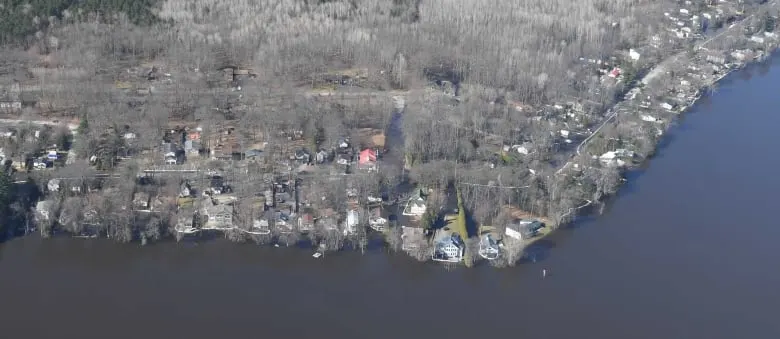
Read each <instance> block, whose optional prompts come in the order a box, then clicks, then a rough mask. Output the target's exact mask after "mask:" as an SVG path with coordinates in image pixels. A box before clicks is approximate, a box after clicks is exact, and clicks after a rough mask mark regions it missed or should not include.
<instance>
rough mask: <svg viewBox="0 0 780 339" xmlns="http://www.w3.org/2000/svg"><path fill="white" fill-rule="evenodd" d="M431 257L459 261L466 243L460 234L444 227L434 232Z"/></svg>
mask: <svg viewBox="0 0 780 339" xmlns="http://www.w3.org/2000/svg"><path fill="white" fill-rule="evenodd" d="M435 239H436V240H434V244H435V245H434V248H433V255H432V258H431V259H433V260H434V261H443V262H460V261H461V260H463V255H464V253H465V248H466V245H465V243H464V242H463V239H461V237H460V235H458V234H457V233H454V232H451V231H450V230H449V228H447V227H445V228H443V229H440V230H438V231H437V232H436V236H435Z"/></svg>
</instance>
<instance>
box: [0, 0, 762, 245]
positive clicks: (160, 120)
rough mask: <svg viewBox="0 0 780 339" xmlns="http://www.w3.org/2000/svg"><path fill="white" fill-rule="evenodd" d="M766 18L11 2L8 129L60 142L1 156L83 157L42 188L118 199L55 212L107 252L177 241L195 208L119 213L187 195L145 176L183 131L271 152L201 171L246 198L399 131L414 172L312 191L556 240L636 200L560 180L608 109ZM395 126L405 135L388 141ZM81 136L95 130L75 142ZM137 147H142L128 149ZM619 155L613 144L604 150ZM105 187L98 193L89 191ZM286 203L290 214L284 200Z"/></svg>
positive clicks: (23, 146) (21, 145) (32, 144)
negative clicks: (571, 225) (579, 216)
mask: <svg viewBox="0 0 780 339" xmlns="http://www.w3.org/2000/svg"><path fill="white" fill-rule="evenodd" d="M759 2H761V1H752V2H751V1H747V2H743V1H739V2H737V1H736V0H735V1H734V3H735V5H734V6H732V7H733V8H734V10H733V11H732V12H734V13H738V14H734V15H731V14H722V15H721V14H713V15H712V16H711V17H712V19H711V21H712V23H711V24H710V23H708V24H703V23H702V20H701V19H700V18H699V16H698V15H697V16H695V18H692V17H691V15H688V16H687V17H686V19H685V20H687V21H686V22H687V23H685V25H687V26H686V27H689V26H690V28H689V29H688V30H686V31H685V34H682V33H680V32H678V38H675V37H673V36H672V37H670V36H671V35H670V34H671V33H669V31H670V28H669V27H670V26H679V25H682V24H683V23H682V21H680V22H679V23H678V22H674V21H670V19H668V18H669V17H670V14H669V11H670V10H673V11H675V13H676V11H678V9H679V11H680V13H689V12H694V11H699V12H701V13H709V12H712V13H716V11H715V6H721V5H719V4H716V3H715V2H713V1H705V0H698V1H674V0H662V1H657V0H581V1H564V0H551V1H538V0H526V1H515V0H498V1H491V2H489V3H486V2H485V1H476V0H465V1H458V2H453V1H444V0H392V1H386V0H236V1H217V0H187V1H184V0H140V1H130V0H107V1H98V0H82V1H76V0H27V1H24V0H11V1H10V2H8V1H7V2H5V3H4V4H2V5H0V43H2V44H3V45H4V47H3V49H2V52H0V53H2V56H0V86H2V89H3V90H2V91H0V99H4V98H3V97H2V96H6V97H11V96H15V97H16V99H14V100H19V102H21V105H20V106H21V108H20V109H18V110H16V111H14V112H12V113H9V114H6V115H7V117H9V118H15V119H21V120H47V121H54V122H55V125H56V124H60V126H55V127H52V128H48V130H47V131H46V132H45V133H44V135H42V136H40V137H39V135H38V134H36V136H35V138H34V140H32V139H30V138H25V137H24V135H29V134H30V133H33V132H32V130H30V132H25V129H24V128H22V129H20V130H19V131H16V133H17V134H16V138H15V139H14V141H12V142H6V143H5V144H4V149H5V153H6V154H9V155H12V156H17V157H22V158H24V157H25V156H26V155H28V154H35V153H40V152H43V151H45V150H46V148H47V147H49V145H51V144H54V145H60V146H64V145H67V147H66V148H67V149H68V150H70V151H72V153H73V154H74V155H75V157H77V158H78V159H79V160H78V161H77V162H75V163H70V164H68V165H67V166H64V167H58V168H55V169H53V170H49V171H42V172H35V173H33V174H32V175H30V177H33V178H34V179H35V183H36V184H37V185H38V186H39V188H40V191H46V190H47V188H46V183H47V182H49V179H52V178H74V177H75V178H81V179H78V180H77V182H76V183H71V184H69V185H71V186H74V187H75V186H78V187H84V188H85V189H84V190H87V189H88V188H89V187H91V186H96V187H97V186H99V187H101V190H100V191H99V193H96V194H97V196H90V197H89V198H87V197H85V196H73V195H72V194H66V193H64V192H59V193H56V194H52V195H51V196H52V197H53V198H52V199H53V201H54V204H52V207H51V212H52V213H51V214H53V215H64V214H67V215H81V214H83V213H81V212H83V211H86V210H90V211H95V212H96V213H94V214H95V215H96V216H97V219H99V220H93V221H91V222H90V223H88V224H99V225H102V226H101V227H102V228H103V233H104V234H107V235H108V236H110V237H112V238H114V239H117V240H121V241H130V240H133V239H137V238H139V237H141V238H143V239H150V240H154V239H159V238H161V237H163V236H165V235H166V234H168V233H170V232H171V229H172V227H173V226H172V223H174V222H173V220H174V219H176V215H177V210H178V211H181V209H182V206H181V203H175V202H165V203H163V205H164V208H163V210H164V212H163V213H158V214H152V215H143V216H139V215H135V214H132V213H130V211H129V209H126V208H124V207H122V206H125V205H126V204H128V203H129V202H130V201H131V200H132V197H133V196H134V195H135V194H136V193H138V192H141V191H143V192H148V193H151V194H152V195H154V196H158V195H166V196H176V194H177V193H176V192H177V191H179V190H180V185H181V183H182V182H183V181H184V180H185V179H184V178H182V177H181V176H169V177H166V178H155V179H154V180H153V181H154V183H153V185H151V187H153V188H149V187H150V185H149V183H148V182H144V183H142V182H139V180H136V179H135V178H136V175H137V174H138V173H139V171H141V169H142V168H145V167H144V166H149V163H150V162H151V163H154V164H157V165H158V164H159V163H161V162H162V158H155V157H154V156H152V157H151V158H154V160H149V161H147V160H148V159H146V158H150V157H149V156H148V154H149V153H150V151H151V150H155V149H158V148H159V147H160V144H161V141H165V142H167V143H170V142H171V140H172V139H171V135H170V133H169V132H168V131H167V129H169V128H170V129H172V128H175V127H179V126H186V125H188V124H190V125H191V124H196V125H198V126H199V128H202V130H199V131H200V132H199V133H200V134H203V135H211V134H223V132H224V134H225V135H227V134H230V136H231V138H234V139H235V140H236V141H235V142H236V143H237V144H240V145H242V148H244V149H248V148H249V145H255V144H260V143H262V144H263V145H264V146H263V147H264V148H265V158H264V160H263V161H262V162H261V163H260V164H256V163H250V164H249V165H246V166H245V165H237V164H236V163H235V162H232V161H224V160H214V159H212V160H209V161H206V162H202V163H199V165H197V166H201V167H202V168H209V169H210V170H211V169H219V170H221V171H222V172H225V173H229V174H228V175H227V176H228V177H230V178H232V186H233V187H235V191H236V192H237V193H236V194H239V195H241V196H246V197H249V196H253V195H254V194H256V193H257V192H265V191H267V189H268V176H269V175H271V176H274V175H278V174H279V173H280V168H281V167H285V166H287V165H286V164H281V162H286V161H287V160H288V157H289V156H290V153H291V152H293V153H294V152H295V150H296V149H299V148H304V149H306V150H307V151H308V152H310V153H311V154H314V153H317V152H318V151H321V150H325V149H329V148H330V146H331V145H335V144H338V143H340V142H341V141H340V140H342V139H344V138H345V137H349V138H350V139H352V140H358V139H361V138H362V136H361V134H360V133H361V132H360V131H365V130H366V129H374V130H385V132H386V133H387V138H388V149H389V150H390V157H391V158H392V159H395V162H393V161H387V162H388V163H394V164H397V165H398V166H395V165H394V166H380V170H379V171H377V172H370V173H368V174H360V173H358V174H356V175H352V176H349V178H350V179H349V180H346V179H338V180H337V179H334V177H333V175H332V173H319V172H316V171H315V172H316V173H314V174H311V173H309V174H307V176H306V177H305V179H304V180H303V184H302V185H301V186H300V187H298V186H296V189H295V191H296V192H297V191H298V189H300V190H301V191H302V192H303V193H301V195H304V196H306V197H308V196H311V200H316V199H320V198H321V200H322V201H328V202H329V203H327V204H326V205H327V206H326V207H327V208H328V209H332V210H339V211H341V210H344V209H346V208H348V206H347V201H349V200H350V199H351V198H350V197H349V196H347V194H345V193H344V192H345V189H347V188H350V189H356V190H359V191H360V194H359V195H361V196H367V195H371V194H373V195H380V192H387V191H388V190H389V191H393V190H397V187H400V185H399V184H400V183H402V182H404V181H406V180H407V179H408V180H410V181H411V182H412V183H413V184H414V185H415V186H417V187H429V188H431V191H450V192H454V191H456V190H457V192H458V204H457V205H458V206H459V207H461V208H459V209H461V210H462V209H465V210H467V211H468V214H469V215H468V218H470V219H473V220H476V221H477V222H478V223H482V224H484V223H490V222H498V221H502V220H506V219H507V218H509V216H508V215H507V213H506V212H505V210H504V209H503V206H507V205H510V206H516V207H519V208H521V209H522V210H524V211H526V212H528V213H529V214H530V215H536V216H547V217H549V218H550V219H552V220H553V222H554V223H556V224H557V223H559V222H560V221H564V220H562V218H564V216H567V217H571V214H570V213H569V212H570V211H571V210H572V209H573V208H576V207H577V206H581V205H582V204H583V202H586V201H597V200H599V199H601V198H602V197H603V196H605V195H609V194H611V193H614V192H615V191H616V190H617V187H618V186H619V183H620V181H621V171H620V170H619V169H616V168H611V167H605V166H601V165H600V164H599V163H598V161H595V160H594V162H593V163H589V164H587V165H588V168H589V169H588V170H585V171H583V172H582V173H580V174H579V175H578V176H576V177H572V176H556V175H554V173H555V172H556V170H558V168H560V167H561V166H562V165H563V164H564V163H565V162H566V161H567V159H568V158H569V157H570V156H571V154H572V152H574V149H573V145H576V144H577V143H579V142H580V141H582V139H583V138H584V137H582V135H586V134H587V133H589V131H592V129H594V128H596V126H597V125H598V124H600V122H601V120H602V119H603V117H604V111H605V109H606V108H607V107H609V105H611V104H612V103H614V102H615V101H616V100H618V99H619V98H622V97H623V95H624V94H625V93H626V91H627V90H628V89H629V88H630V87H631V86H634V85H635V84H636V82H637V78H638V77H639V76H640V75H642V74H644V73H646V71H647V70H648V68H649V67H651V66H652V65H653V64H655V63H657V62H658V61H660V60H662V59H663V58H664V57H667V56H669V55H671V54H673V53H679V52H681V51H686V49H687V48H690V46H691V44H692V43H693V41H694V40H695V39H698V38H700V37H702V36H704V35H705V34H707V32H706V30H707V27H708V25H709V26H712V27H716V26H722V25H723V23H724V22H729V21H730V20H735V19H738V18H739V17H740V15H741V14H739V13H741V12H740V11H742V12H744V8H745V5H748V6H752V5H754V3H759ZM727 3H728V2H727ZM737 3H739V4H742V5H738V4H737ZM740 6H741V7H740ZM729 8H731V7H729ZM727 9H728V8H727ZM683 11H684V12H683ZM722 12H724V11H723V10H721V9H720V7H718V11H717V13H722ZM726 13H731V12H726ZM675 15H676V14H675ZM708 15H709V14H708ZM680 16H681V17H683V16H684V15H683V14H680ZM665 17H666V19H664V18H665ZM767 17H768V16H767ZM664 20H666V21H664ZM675 20H678V19H676V18H675ZM679 20H682V19H679ZM707 22H709V21H707ZM767 22H768V20H767ZM772 22H773V21H772ZM767 25H768V24H767ZM688 32H690V33H691V36H690V37H688ZM679 36H684V38H679ZM629 51H630V52H629ZM636 51H640V52H641V58H640V57H639V55H640V53H638V52H636ZM616 70H617V71H616ZM608 72H619V73H620V75H619V76H618V75H617V73H615V74H612V73H609V76H607V75H606V74H607V73H608ZM610 77H611V78H610ZM13 88H16V91H15V92H14V91H12V90H11V89H13ZM9 93H10V94H9ZM13 93H15V94H13ZM12 94H13V95H12ZM399 98H400V99H399ZM0 101H2V100H0ZM395 110H401V111H403V118H402V119H398V118H394V111H395ZM394 119H397V120H398V121H400V123H398V121H396V122H395V123H397V124H398V125H400V126H396V127H395V128H397V129H399V130H400V132H398V131H396V132H393V131H391V129H392V128H388V126H390V125H392V124H393V123H394V122H393V121H394ZM67 121H72V122H73V123H74V124H76V125H78V126H77V127H76V128H70V129H69V126H68V125H67V123H66V122H67ZM193 126H194V125H193ZM570 131H572V132H570ZM578 131H580V132H578ZM637 131H641V132H636V131H635V132H636V133H633V134H632V136H633V137H634V139H637V140H639V141H638V142H636V143H635V144H636V145H638V146H637V148H640V149H652V148H653V147H654V145H655V142H657V136H656V135H654V134H652V133H648V132H646V131H645V130H644V129H637ZM71 132H73V133H71ZM129 132H133V135H135V134H137V135H138V136H139V137H137V138H136V137H133V138H132V139H129V138H127V137H126V136H127V134H128V133H129ZM393 134H398V135H396V136H394V135H393ZM570 134H571V135H570ZM298 137H300V138H301V139H302V140H301V142H300V143H297V141H296V139H298ZM231 140H232V139H231ZM174 141H175V140H174ZM601 142H602V141H601V140H597V141H596V143H597V144H598V143H601ZM598 145H601V144H598ZM204 147H206V145H204ZM614 147H616V145H614V143H610V142H609V140H608V139H607V141H606V142H604V143H603V146H601V148H603V149H604V150H609V149H610V148H614ZM211 148H212V149H213V148H215V146H214V145H211ZM520 149H522V150H523V151H522V152H520V151H516V150H520ZM507 150H511V152H510V151H507ZM393 152H395V154H393ZM518 152H519V153H518ZM645 153H646V152H645ZM296 154H297V153H296ZM295 156H297V155H295ZM332 157H333V155H331V158H332ZM212 158H213V157H212ZM310 162H313V161H310ZM402 167H403V168H405V170H402ZM106 173H111V174H110V175H105V174H106ZM404 173H408V178H406V177H404ZM98 175H103V176H102V177H100V178H101V179H100V180H92V179H90V178H95V177H96V176H98ZM0 179H2V180H0V199H4V200H2V202H3V203H2V206H5V209H4V210H3V211H2V213H3V220H8V217H7V215H9V213H11V212H10V210H9V207H7V206H9V204H8V203H5V202H6V201H8V200H9V199H11V198H12V196H13V188H12V187H11V185H6V184H4V183H5V182H7V181H8V180H12V179H11V178H10V176H8V175H6V176H4V177H2V178H0ZM68 180H70V179H68ZM95 181H99V183H95ZM296 185H298V184H296ZM79 192H81V191H79ZM50 193H51V192H50ZM406 193H408V192H406ZM273 194H274V196H275V198H274V200H278V199H276V190H275V189H274V190H273ZM296 194H298V193H296ZM393 194H399V195H402V194H403V192H393ZM266 198H268V197H266ZM296 199H298V198H296ZM300 199H301V200H306V199H308V198H305V197H304V198H300ZM28 200H29V199H28ZM461 200H462V201H461ZM274 204H275V203H274ZM442 204H443V203H442ZM177 205H178V206H177ZM254 206H255V204H254V203H252V202H247V201H241V202H238V203H236V204H235V206H234V207H235V208H236V209H237V210H236V212H235V216H236V218H235V220H236V222H237V223H241V224H242V225H251V224H252V220H253V219H254V218H255V216H256V214H258V212H257V211H256V207H254ZM274 207H276V206H275V205H274ZM320 207H322V206H320ZM297 208H298V207H297V205H296V209H297ZM312 208H313V207H312ZM17 209H21V210H24V208H17ZM261 210H262V208H261ZM363 212H365V211H362V212H361V215H364V214H365V213H363ZM178 213H180V212H178ZM22 214H25V215H26V214H29V213H28V212H24V213H22ZM426 218H427V216H426ZM463 218H466V217H465V216H463ZM60 219H62V218H60ZM66 219H67V218H66ZM82 219H83V217H82ZM433 219H435V216H432V217H431V220H433ZM559 219H561V220H559ZM423 223H424V224H425V223H433V222H423ZM55 224H59V227H64V228H65V229H67V230H69V231H71V232H74V233H79V232H80V231H81V230H82V228H83V227H84V226H83V225H84V224H85V222H83V220H76V221H74V220H71V219H67V220H59V221H57V222H55V221H53V220H52V221H50V222H49V223H48V224H46V225H44V227H43V229H44V230H46V231H45V232H44V233H49V232H50V230H51V229H52V227H55ZM68 225H70V226H68ZM128 225H130V226H128ZM246 227H250V226H246ZM323 227H324V226H323ZM323 232H324V231H323ZM313 233H316V232H313ZM391 233H392V232H391ZM344 234H347V233H346V232H345V233H344ZM392 234H395V235H394V236H399V234H397V233H392ZM294 236H295V237H298V236H299V235H297V234H296V235H294ZM364 236H365V234H363V233H361V232H358V233H357V235H355V234H350V235H345V237H347V238H349V237H353V238H354V237H362V238H364ZM291 237H292V235H291ZM388 237H389V238H391V236H390V235H388ZM314 238H316V236H314V237H312V241H313V242H316V239H314ZM343 240H344V239H335V240H333V241H334V242H335V243H341V242H343ZM346 240H349V239H346ZM361 243H363V244H364V241H362V240H361Z"/></svg>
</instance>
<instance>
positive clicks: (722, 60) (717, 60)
mask: <svg viewBox="0 0 780 339" xmlns="http://www.w3.org/2000/svg"><path fill="white" fill-rule="evenodd" d="M705 60H706V61H707V62H709V63H713V64H716V65H725V64H726V56H725V55H723V54H708V55H707V56H706V57H705Z"/></svg>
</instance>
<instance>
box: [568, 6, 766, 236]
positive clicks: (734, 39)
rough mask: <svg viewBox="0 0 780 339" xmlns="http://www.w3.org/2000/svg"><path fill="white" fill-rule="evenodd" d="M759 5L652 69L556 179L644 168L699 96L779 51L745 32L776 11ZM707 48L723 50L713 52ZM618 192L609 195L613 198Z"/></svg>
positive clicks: (601, 200)
mask: <svg viewBox="0 0 780 339" xmlns="http://www.w3.org/2000/svg"><path fill="white" fill-rule="evenodd" d="M762 6H763V7H762V8H760V9H758V10H757V12H756V13H754V14H752V15H750V16H748V17H746V18H744V19H743V20H742V21H739V22H737V23H734V24H732V25H731V26H730V27H729V28H727V29H726V30H725V31H724V32H721V33H719V34H718V35H717V36H715V37H713V38H710V39H708V40H705V41H704V42H702V43H700V44H696V45H695V46H694V47H693V48H692V49H691V50H689V51H686V52H682V53H679V54H677V55H675V56H673V57H670V58H669V59H667V60H665V61H663V62H662V63H660V64H659V65H657V66H656V67H655V68H654V69H653V70H651V71H650V72H649V73H648V75H647V76H645V78H643V79H642V81H640V82H639V85H638V86H637V87H634V88H632V89H631V90H630V91H629V93H628V94H626V97H625V98H624V100H622V101H620V102H618V103H616V104H615V105H614V106H613V107H612V108H611V109H610V110H609V113H608V114H607V118H606V120H605V121H604V123H603V124H602V125H600V126H599V127H598V128H597V129H596V130H595V131H594V132H593V133H592V134H591V135H590V136H588V137H587V138H586V139H585V140H584V141H583V142H582V143H581V144H580V145H578V147H577V152H576V155H575V156H574V157H573V158H572V159H571V160H570V161H569V162H567V163H566V164H565V165H564V166H562V167H561V169H559V170H558V171H557V172H556V175H557V176H559V177H560V178H565V177H572V176H573V177H577V176H578V175H579V174H581V173H582V172H584V171H586V170H589V169H596V170H602V171H603V170H617V171H619V173H620V174H621V176H623V175H625V174H626V172H627V171H631V170H635V169H637V168H639V167H640V166H643V165H645V164H646V162H647V161H648V160H649V159H650V158H652V156H653V155H654V153H655V150H656V149H657V146H658V145H659V143H660V142H662V140H663V139H662V138H663V137H664V135H665V134H666V132H667V131H668V130H669V128H671V127H672V126H673V125H674V123H675V122H676V121H677V120H678V119H679V118H680V117H681V116H682V114H684V113H686V112H687V111H689V110H690V109H691V108H692V107H694V106H695V105H696V103H697V102H699V100H700V99H701V98H702V97H704V96H707V95H710V94H711V92H712V89H713V88H714V87H715V86H716V85H717V84H718V83H719V82H720V81H722V80H723V79H724V78H726V77H728V76H729V75H731V74H732V73H734V72H736V71H739V70H742V69H743V68H745V67H746V66H748V65H750V64H753V63H756V62H763V61H764V60H766V59H767V58H769V57H770V56H771V55H772V53H774V52H775V51H776V50H777V49H778V47H780V38H778V36H777V34H775V33H774V32H763V34H760V33H756V34H749V33H748V31H749V30H750V28H749V26H750V25H751V24H753V23H752V22H751V20H752V19H753V18H755V17H756V16H757V15H759V14H766V13H767V12H768V11H769V10H770V9H776V8H777V2H776V1H772V2H769V3H766V4H764V5H762ZM712 45H720V46H727V47H728V48H720V49H715V48H712V47H711V46H712ZM637 129H638V130H643V131H645V132H651V133H649V134H650V135H649V137H650V138H649V140H650V142H651V144H652V147H649V148H648V147H645V148H644V149H643V148H641V147H637V144H639V143H641V141H642V140H640V139H641V138H642V137H648V135H647V134H643V135H637V134H636V133H632V131H636V130H637ZM612 141H616V142H612ZM614 144H617V145H614ZM618 145H619V146H618ZM564 180H565V179H564ZM621 181H622V182H625V180H621ZM617 188H619V187H616V189H615V190H614V191H613V192H611V193H612V194H614V193H617ZM606 198H607V196H604V197H599V199H594V202H595V203H602V202H603V201H604V199H606ZM567 214H569V213H567ZM576 215H577V213H574V214H571V217H569V216H567V215H564V216H559V217H558V218H557V219H558V220H560V221H561V222H560V223H559V224H558V225H556V226H562V225H565V224H567V223H569V222H572V221H573V219H574V217H576Z"/></svg>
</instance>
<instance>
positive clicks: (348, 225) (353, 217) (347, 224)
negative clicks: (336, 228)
mask: <svg viewBox="0 0 780 339" xmlns="http://www.w3.org/2000/svg"><path fill="white" fill-rule="evenodd" d="M358 224H360V213H358V211H356V210H349V211H347V219H346V220H345V221H344V235H349V234H353V233H355V231H356V230H357V226H358Z"/></svg>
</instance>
